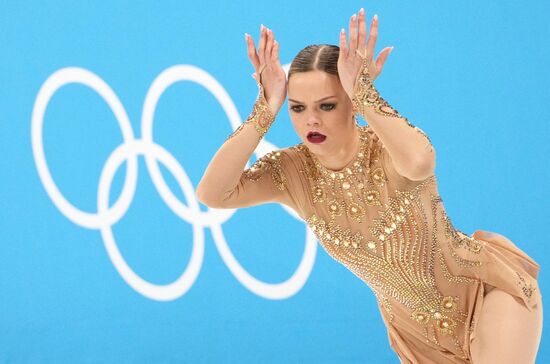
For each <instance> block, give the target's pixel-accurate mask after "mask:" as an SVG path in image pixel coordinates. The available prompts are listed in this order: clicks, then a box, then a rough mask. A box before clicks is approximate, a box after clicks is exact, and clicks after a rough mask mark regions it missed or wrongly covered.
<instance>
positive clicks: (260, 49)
mask: <svg viewBox="0 0 550 364" xmlns="http://www.w3.org/2000/svg"><path fill="white" fill-rule="evenodd" d="M265 30H266V28H265V27H264V25H263V24H262V25H261V31H260V44H259V46H258V58H259V59H260V65H262V64H264V63H265V60H264V56H265V43H266V40H267V39H266V38H267V36H266V31H265Z"/></svg>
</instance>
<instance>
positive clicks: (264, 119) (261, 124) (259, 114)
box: [226, 82, 275, 141]
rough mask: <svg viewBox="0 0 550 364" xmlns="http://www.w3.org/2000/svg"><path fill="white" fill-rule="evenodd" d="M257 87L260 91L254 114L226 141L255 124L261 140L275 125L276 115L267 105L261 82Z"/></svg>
mask: <svg viewBox="0 0 550 364" xmlns="http://www.w3.org/2000/svg"><path fill="white" fill-rule="evenodd" d="M257 85H258V88H259V91H258V96H257V98H256V102H255V103H254V106H253V107H252V112H251V113H250V115H249V116H248V118H247V119H246V120H245V121H244V123H242V124H241V125H239V127H238V128H237V129H235V131H234V132H233V133H232V134H231V135H230V136H229V137H227V139H226V141H227V140H229V139H230V138H232V137H234V136H235V135H237V134H238V133H239V132H240V131H241V130H242V129H243V127H244V125H245V124H248V123H252V124H254V127H255V128H256V131H257V132H258V133H259V134H260V139H261V138H263V137H264V135H265V133H267V131H268V130H269V127H270V126H271V124H273V121H275V115H273V113H272V112H271V110H270V109H269V104H268V103H267V100H266V98H265V93H264V87H263V86H262V84H261V83H260V82H257Z"/></svg>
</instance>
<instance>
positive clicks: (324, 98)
mask: <svg viewBox="0 0 550 364" xmlns="http://www.w3.org/2000/svg"><path fill="white" fill-rule="evenodd" d="M331 97H336V95H332V96H327V97H323V98H322V99H319V100H317V101H315V102H321V101H323V100H326V99H330V98H331ZM288 101H292V102H297V103H299V104H301V103H302V102H301V101H297V100H293V99H291V98H289V99H288Z"/></svg>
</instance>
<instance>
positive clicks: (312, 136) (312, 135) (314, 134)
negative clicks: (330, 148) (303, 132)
mask: <svg viewBox="0 0 550 364" xmlns="http://www.w3.org/2000/svg"><path fill="white" fill-rule="evenodd" d="M326 138H327V136H326V135H323V134H321V133H319V132H318V131H310V132H309V133H307V140H308V141H309V142H310V143H315V144H319V143H322V142H324V141H325V139H326Z"/></svg>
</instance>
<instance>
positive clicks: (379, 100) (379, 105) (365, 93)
mask: <svg viewBox="0 0 550 364" xmlns="http://www.w3.org/2000/svg"><path fill="white" fill-rule="evenodd" d="M351 102H352V105H353V111H354V113H355V114H357V113H360V114H361V115H363V117H364V116H365V110H366V109H367V108H370V107H373V108H374V111H375V112H376V113H377V114H380V115H383V116H390V117H397V118H401V119H404V120H405V122H406V123H407V125H408V126H410V127H412V128H415V129H416V131H418V132H419V133H421V134H422V135H424V136H425V137H426V139H428V142H429V143H430V144H433V143H432V142H431V140H430V138H429V137H428V135H426V133H424V131H423V130H422V129H420V128H418V127H417V126H415V125H413V124H412V123H411V122H410V121H409V120H408V119H407V118H406V117H404V116H402V115H401V114H399V112H398V111H397V110H396V109H394V108H393V107H391V106H390V104H388V102H387V101H386V100H384V98H383V97H382V96H380V94H379V93H378V90H377V89H376V87H374V82H373V80H372V78H371V76H370V73H369V69H368V60H367V59H366V58H364V59H363V64H362V66H361V70H360V71H359V74H358V75H357V79H356V81H355V85H354V91H353V97H352V99H351Z"/></svg>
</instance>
